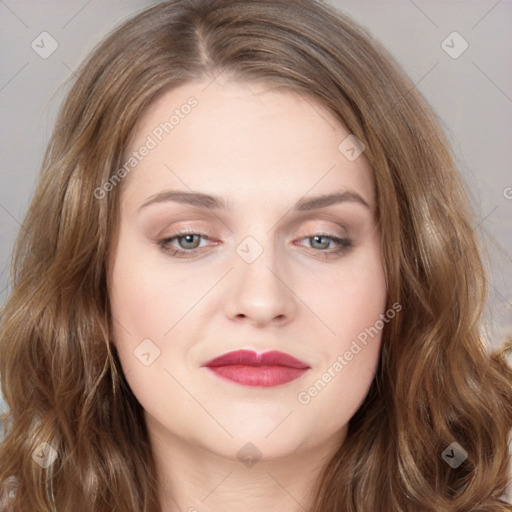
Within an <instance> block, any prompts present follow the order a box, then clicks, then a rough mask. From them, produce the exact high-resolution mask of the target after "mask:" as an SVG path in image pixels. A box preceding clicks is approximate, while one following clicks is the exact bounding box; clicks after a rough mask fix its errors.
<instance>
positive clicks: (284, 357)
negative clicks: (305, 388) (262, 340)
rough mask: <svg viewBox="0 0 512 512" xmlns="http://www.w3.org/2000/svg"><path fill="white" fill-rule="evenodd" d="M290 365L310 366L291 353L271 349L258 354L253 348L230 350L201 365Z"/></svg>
mask: <svg viewBox="0 0 512 512" xmlns="http://www.w3.org/2000/svg"><path fill="white" fill-rule="evenodd" d="M231 365H243V366H288V367H289V368H310V366H309V365H308V364H307V363H305V362H304V361H300V360H299V359H296V358H295V357H293V356H291V355H290V354H285V353H284V352H279V351H278V350H271V351H269V352H264V353H262V354H257V353H256V352H254V351H252V350H245V349H244V350H236V351H234V352H228V353H226V354H223V355H221V356H219V357H215V358H214V359H210V360H209V361H206V363H203V364H202V365H201V366H209V367H216V366H231Z"/></svg>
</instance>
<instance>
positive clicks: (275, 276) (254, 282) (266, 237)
mask: <svg viewBox="0 0 512 512" xmlns="http://www.w3.org/2000/svg"><path fill="white" fill-rule="evenodd" d="M252 233H253V234H251V235H248V236H246V237H245V238H244V239H242V241H241V242H240V243H239V244H238V245H237V246H236V249H235V252H236V255H235V256H236V257H235V260H234V261H235V263H234V267H235V269H234V273H233V277H232V279H233V281H232V283H233V285H232V287H231V288H230V292H229V294H230V297H229V300H228V309H229V311H228V314H229V313H231V314H233V313H234V314H238V315H240V314H243V315H244V316H246V317H250V318H252V319H253V320H254V321H256V322H258V323H264V322H267V321H270V320H272V319H274V318H277V317H279V318H282V317H283V316H289V315H290V314H291V313H292V309H293V308H292V306H293V294H292V293H291V292H290V290H289V289H288V287H287V286H286V285H285V284H284V283H285V282H286V281H287V279H286V275H285V273H286V272H285V270H284V267H283V265H280V252H279V250H276V248H275V246H274V244H275V239H274V232H273V231H269V232H265V231H263V229H262V230H260V231H258V232H256V231H254V230H253V231H252Z"/></svg>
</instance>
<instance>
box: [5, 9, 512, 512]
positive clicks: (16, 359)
mask: <svg viewBox="0 0 512 512" xmlns="http://www.w3.org/2000/svg"><path fill="white" fill-rule="evenodd" d="M220 73H223V74H224V75H226V76H228V77H229V78H230V79H232V80H236V81H241V82H250V81H254V82H265V83H270V84H273V85H275V86H276V87H279V88H281V89H282V90H283V91H293V92H295V93H299V94H301V95H303V96H304V97H307V98H310V99H313V100H315V101H317V102H320V103H321V104H323V105H324V106H326V107H327V108H328V109H330V111H332V112H333V114H334V115H335V116H336V118H337V119H339V122H340V123H342V125H344V126H345V127H346V128H347V129H348V130H349V131H350V132H351V133H353V134H355V135H356V136H357V137H358V138H359V139H360V140H361V141H363V143H364V144H365V146H366V150H365V153H364V154H365V156H366V158H367V159H368V161H369V163H370V165H371V167H372V169H373V175H374V181H375V186H376V191H377V204H378V207H377V209H378V211H377V215H378V221H379V225H380V229H381V239H382V242H381V244H382V254H383V260H384V266H385V272H386V278H387V284H388V289H387V293H388V304H389V305H391V304H394V303H395V302H399V303H400V304H401V305H402V306H403V310H402V313H401V314H400V315H397V316H396V317H395V318H394V319H393V320H391V321H390V322H389V323H388V324H386V326H385V329H384V332H383V342H382V349H381V357H380V361H379V365H378V370H377V373H376V376H375V379H374V381H373V383H372V385H371V387H370V390H369V392H368V394H367V396H366V398H365V401H364V403H363V404H362V406H361V407H360V409H359V410H358V411H357V413H356V414H355V415H354V417H353V418H352V419H351V421H350V424H349V432H348V435H347V438H346V440H345V442H344V443H343V444H342V446H340V447H339V449H338V451H337V453H336V454H334V455H333V457H332V459H331V460H330V461H329V463H328V464H327V465H326V467H325V469H324V471H323V473H322V475H321V477H320V478H319V479H318V482H316V486H315V489H314V499H312V506H311V509H310V511H308V512H333V511H334V512H356V511H357V512H370V511H371V512H374V511H375V510H380V511H386V512H388V511H389V512H391V511H392V512H397V511H398V512H413V511H414V512H418V511H429V512H432V511H441V510H442V511H453V512H455V511H458V512H463V511H464V512H468V511H472V512H484V511H485V512H504V511H505V510H510V508H509V507H510V504H507V503H506V502H505V499H504V498H503V495H504V493H505V492H506V488H507V485H508V484H509V483H510V482H509V473H508V472H509V469H510V468H509V460H510V459H509V453H508V435H509V432H510V429H511V428H512V387H511V382H512V369H511V367H510V366H509V364H508V362H507V359H506V353H507V350H510V348H511V347H510V340H508V345H504V347H503V349H502V350H501V351H499V352H495V353H490V352H489V351H488V350H487V348H486V339H487V338H486V336H485V335H484V334H483V329H482V320H481V315H482V311H483V308H484V305H485V302H486V294H487V291H486V278H485V275H486V273H485V265H484V264H483V261H484V260H483V252H482V248H481V246H480V244H479V242H478V240H477V238H476V234H475V222H474V218H473V213H472V211H471V208H470V206H469V201H468V198H467V192H466V190H465V185H464V183H463V182H462V180H461V178H460V175H459V173H458V171H457V169H456V166H455V164H454V159H453V155H452V153H451V149H450V147H449V144H448V142H447V140H446V138H445V135H444V133H443V131H442V129H441V128H440V123H439V121H438V119H437V117H436V116H435V114H434V113H433V112H432V110H431V108H430V107H429V106H428V104H427V102H426V101H425V100H424V99H423V97H422V96H421V94H420V93H419V92H418V91H417V89H416V88H415V87H414V84H413V83H412V82H411V80H410V79H409V78H408V77H407V76H406V75H405V74H404V72H403V71H402V70H401V69H400V67H399V66H398V65H397V64H396V63H395V61H394V60H393V59H392V57H391V56H390V55H389V54H388V53H387V52H386V51H385V50H384V49H383V48H382V46H381V45H380V44H379V43H378V42H376V41H375V40H374V39H373V38H372V36H371V35H370V34H368V33H367V32H366V31H365V30H364V29H363V28H361V27H359V26H358V25H357V24H356V23H354V22H353V21H352V20H351V19H350V18H349V17H347V16H345V15H343V14H342V13H339V12H338V11H337V10H335V9H334V8H332V7H329V6H328V5H326V4H324V3H323V2H321V1H315V0H244V1H237V0H173V1H164V2H161V3H159V4H157V5H154V6H152V7H150V8H148V9H146V10H144V11H142V12H141V13H140V14H138V15H136V16H134V17H133V18H131V19H130V20H128V21H126V22H124V23H123V24H122V26H120V27H119V28H117V29H116V30H114V31H113V32H112V33H111V34H110V35H109V36H108V37H107V38H106V39H105V40H104V41H102V42H101V43H100V44H99V45H98V46H97V47H96V48H95V49H94V51H93V52H92V53H91V54H90V56H89V57H88V58H87V59H86V61H85V62H84V63H83V64H82V65H81V67H80V69H79V71H78V73H77V77H76V81H75V82H74V84H73V86H72V87H71V89H70V92H69V93H68V95H67V98H66V100H65V102H64V104H63V106H62V108H61V111H60V113H59V116H58V119H57V122H56V127H55V130H54V133H53V135H52V138H51V141H50V143H49V145H48V148H47V151H46V153H45V157H44V161H43V164H42V170H41V174H40V177H39V182H38V185H37V189H36V191H35V193H34V197H33V199H32V202H31V204H30V207H29V209H28V212H27V215H26V218H25V220H24V223H23V226H22V229H21V230H20V233H19V235H18V238H17V240H16V244H15V250H14V255H13V260H12V269H11V281H12V290H11V293H10V296H9V298H8V300H7V301H6V302H5V304H4V305H3V307H2V311H1V334H0V373H1V378H2V380H1V384H2V387H3V391H4V394H5V398H6V401H7V404H8V406H9V409H10V410H9V411H8V412H7V413H6V414H5V415H4V418H3V422H2V423H3V426H4V431H5V437H4V439H3V441H2V443H1V444H0V483H4V486H7V485H8V483H9V482H11V483H13V482H15V485H16V486H17V491H16V492H15V493H11V494H12V500H11V501H12V510H13V511H15V512H20V511H25V512H26V511H28V510H30V511H37V512H50V511H57V510H58V511H62V510H73V511H75V512H107V511H108V512H111V511H112V510H116V511H123V512H141V511H142V512H161V509H160V505H159V501H158V479H157V475H156V470H155V465H154V462H153V458H152V454H151V449H150V444H149V440H148V434H147V430H146V426H145V423H144V419H143V415H142V408H141V405H140V404H139V403H138V401H137V400H136V398H135V397H134V395H133V393H132V392H131V390H130V388H129V386H128V385H127V382H126V380H125V378H124V375H123V372H122V369H121V367H120V364H119V360H118V357H117V354H116V352H115V347H114V346H113V344H112V342H111V339H112V337H111V336H112V335H111V333H112V318H111V315H110V303H109V293H108V291H109V286H110V285H109V279H110V265H109V262H110V261H111V258H112V254H111V253H112V247H113V244H114V241H115V239H116V236H117V233H118V221H119V197H120V194H121V191H122V189H123V182H121V183H120V184H119V185H118V186H116V187H113V188H112V190H111V191H110V192H109V194H107V196H106V197H104V198H102V199H99V198H97V197H96V195H95V191H96V190H97V189H98V187H101V186H102V184H104V183H106V182H107V181H109V180H110V179H111V178H112V177H113V176H114V174H115V173H116V172H117V171H118V170H119V168H120V167H121V166H122V165H123V154H124V152H125V150H126V148H127V145H128V142H129V140H130V137H131V136H132V134H133V132H134V129H135V127H136V126H137V121H138V119H140V117H141V115H142V114H143V113H144V112H145V111H146V110H147V109H148V107H149V106H150V105H151V104H152V102H153V101H154V100H155V99H156V98H157V97H159V96H160V95H162V94H163V93H165V92H167V91H168V90H170V89H172V88H175V87H178V86H180V85H183V84H186V83H188V82H192V81H197V80H203V79H208V80H213V79H214V78H215V77H217V76H218V75H219V74H220ZM454 441H455V442H457V443H458V444H459V445H460V446H461V447H463V448H464V450H465V451H466V452H467V454H468V455H467V458H466V460H464V462H463V463H462V464H461V465H460V466H459V467H458V468H457V469H453V468H452V467H450V465H449V464H447V463H446V462H445V461H444V460H443V458H442V457H441V454H442V453H443V451H444V450H445V449H446V448H447V447H448V446H450V445H451V443H452V442H454ZM41 443H47V445H42V444H41ZM41 446H44V447H46V449H47V448H48V447H49V446H51V447H52V449H53V450H55V452H54V453H55V455H56V459H55V461H54V462H53V464H52V465H51V466H49V467H47V468H44V467H42V466H41V465H40V464H36V463H35V462H34V454H37V451H36V450H41ZM9 479H11V480H9Z"/></svg>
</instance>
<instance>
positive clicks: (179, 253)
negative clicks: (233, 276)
mask: <svg viewBox="0 0 512 512" xmlns="http://www.w3.org/2000/svg"><path fill="white" fill-rule="evenodd" d="M187 235H198V236H200V237H201V238H204V239H206V240H209V239H210V238H209V237H208V235H206V234H204V233H200V232H192V231H183V232H179V233H176V234H174V235H173V236H171V237H167V238H164V239H162V240H159V241H158V245H159V246H160V247H161V248H162V250H164V251H165V252H167V253H170V255H171V256H173V257H177V258H191V257H193V256H195V255H196V253H198V252H199V250H200V247H196V248H195V249H190V250H185V249H177V248H175V247H174V246H170V243H171V242H172V241H173V240H174V239H178V238H183V237H185V236H187ZM314 237H321V238H328V239H330V240H332V241H334V242H335V243H337V244H339V245H340V247H339V248H338V249H335V250H331V251H326V250H320V249H319V250H317V251H315V252H318V253H319V254H322V255H325V257H326V258H328V257H329V256H334V255H336V254H340V255H341V254H343V253H345V252H348V251H349V250H350V249H353V247H354V245H353V243H352V241H351V240H350V239H349V238H340V237H338V236H334V235H330V234H328V233H315V234H314V235H311V236H306V237H304V238H301V239H300V240H306V239H312V238H314ZM313 250H314V249H313Z"/></svg>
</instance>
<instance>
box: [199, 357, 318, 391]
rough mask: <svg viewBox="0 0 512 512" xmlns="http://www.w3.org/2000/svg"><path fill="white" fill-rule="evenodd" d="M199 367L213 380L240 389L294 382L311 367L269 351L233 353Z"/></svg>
mask: <svg viewBox="0 0 512 512" xmlns="http://www.w3.org/2000/svg"><path fill="white" fill-rule="evenodd" d="M201 366H203V367H206V368H208V370H209V371H210V372H212V373H213V374H214V375H216V376H217V377H220V378H222V379H226V380H229V381H231V382H235V383H237V384H241V385H243V386H258V387H274V386H281V385H282V384H286V383H288V382H291V381H293V380H296V379H298V378H299V377H301V376H302V375H303V374H304V373H306V372H307V371H308V370H309V369H310V368H311V367H310V366H309V365H308V364H307V363H305V362H304V361H300V360H299V359H296V358H295V357H293V356H291V355H289V354H285V353H284V352H279V351H276V350H272V351H270V352H264V353H263V354H257V353H256V352H254V351H252V350H237V351H235V352H228V353H226V354H223V355H221V356H219V357H216V358H214V359H211V360H210V361H207V362H206V363H203V364H202V365H201Z"/></svg>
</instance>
